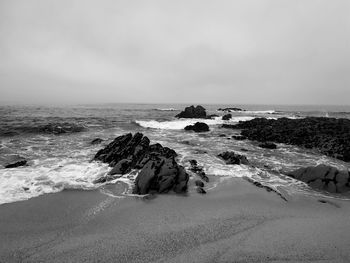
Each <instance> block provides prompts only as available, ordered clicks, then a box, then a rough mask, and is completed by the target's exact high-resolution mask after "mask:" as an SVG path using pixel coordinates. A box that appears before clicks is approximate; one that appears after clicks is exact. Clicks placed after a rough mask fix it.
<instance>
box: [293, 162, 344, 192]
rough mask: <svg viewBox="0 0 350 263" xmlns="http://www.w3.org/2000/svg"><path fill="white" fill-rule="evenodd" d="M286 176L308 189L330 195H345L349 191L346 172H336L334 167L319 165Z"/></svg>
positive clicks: (300, 169)
mask: <svg viewBox="0 0 350 263" xmlns="http://www.w3.org/2000/svg"><path fill="white" fill-rule="evenodd" d="M287 175H288V176H290V177H293V178H295V179H297V180H300V181H303V182H305V183H307V184H308V185H309V186H310V187H312V188H314V189H318V190H324V191H327V192H330V193H345V192H349V191H350V177H349V171H348V170H342V171H340V170H338V169H337V168H335V167H332V166H328V165H324V164H320V165H317V166H310V167H303V168H299V169H297V170H294V171H291V172H289V173H287Z"/></svg>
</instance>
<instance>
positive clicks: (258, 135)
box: [222, 117, 350, 162]
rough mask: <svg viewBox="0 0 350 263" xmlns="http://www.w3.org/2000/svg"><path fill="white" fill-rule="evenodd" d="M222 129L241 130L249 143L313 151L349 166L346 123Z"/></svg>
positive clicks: (319, 120)
mask: <svg viewBox="0 0 350 263" xmlns="http://www.w3.org/2000/svg"><path fill="white" fill-rule="evenodd" d="M222 127H224V128H233V129H241V130H242V131H241V134H242V135H243V136H246V137H247V138H248V139H250V140H256V141H260V142H267V141H271V142H277V143H285V144H292V145H297V146H301V147H305V148H309V149H311V148H314V149H317V150H319V151H320V152H321V153H323V154H325V155H328V156H330V157H334V158H337V159H340V160H343V161H346V162H350V120H349V119H336V118H325V117H307V118H304V119H288V118H280V119H277V120H272V119H265V118H256V119H253V120H250V121H245V122H239V123H238V124H236V125H223V126H222Z"/></svg>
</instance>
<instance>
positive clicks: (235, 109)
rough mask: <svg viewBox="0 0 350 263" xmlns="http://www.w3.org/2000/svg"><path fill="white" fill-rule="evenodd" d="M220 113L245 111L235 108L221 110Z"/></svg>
mask: <svg viewBox="0 0 350 263" xmlns="http://www.w3.org/2000/svg"><path fill="white" fill-rule="evenodd" d="M218 111H226V112H233V111H245V110H243V109H240V108H235V107H233V108H219V109H218Z"/></svg>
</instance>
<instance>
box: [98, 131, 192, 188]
mask: <svg viewBox="0 0 350 263" xmlns="http://www.w3.org/2000/svg"><path fill="white" fill-rule="evenodd" d="M176 156H177V154H176V152H175V151H174V150H172V149H170V148H168V147H163V146H162V145H160V144H159V143H157V144H152V145H150V140H149V139H148V138H147V137H146V136H143V134H142V133H136V134H135V135H134V136H133V135H132V134H131V133H128V134H125V135H122V136H119V137H117V138H116V139H115V140H114V141H113V142H111V143H110V144H109V145H107V146H106V147H105V148H104V149H101V150H100V151H98V152H97V154H96V155H95V157H94V160H96V161H102V162H106V163H109V165H110V166H112V167H113V169H112V171H111V172H110V174H109V175H108V176H106V177H103V178H100V179H98V180H97V181H96V182H97V183H101V182H105V181H108V180H112V179H114V178H116V177H115V176H114V175H115V174H119V175H120V174H126V173H128V172H130V171H131V169H139V170H140V171H139V173H138V176H137V178H136V180H135V187H134V191H133V192H134V193H135V194H141V195H144V194H148V193H166V192H168V191H170V190H173V191H174V192H176V193H183V192H186V191H187V182H188V179H189V176H188V174H187V173H186V171H185V169H184V168H183V167H182V166H180V165H178V164H177V162H176V160H175V157H176ZM117 177H118V176H117Z"/></svg>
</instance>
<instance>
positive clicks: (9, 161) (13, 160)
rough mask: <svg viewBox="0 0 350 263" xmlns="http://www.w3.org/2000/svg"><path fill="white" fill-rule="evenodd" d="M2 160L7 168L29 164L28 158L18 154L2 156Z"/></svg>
mask: <svg viewBox="0 0 350 263" xmlns="http://www.w3.org/2000/svg"><path fill="white" fill-rule="evenodd" d="M0 162H1V164H2V165H3V166H4V167H5V168H16V167H19V166H24V165H26V164H27V160H26V159H24V158H23V157H21V156H19V155H16V154H11V155H7V156H4V157H1V159H0Z"/></svg>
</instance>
